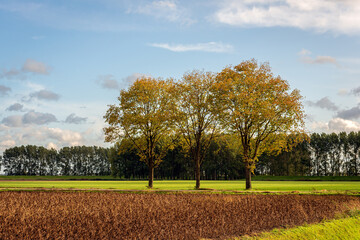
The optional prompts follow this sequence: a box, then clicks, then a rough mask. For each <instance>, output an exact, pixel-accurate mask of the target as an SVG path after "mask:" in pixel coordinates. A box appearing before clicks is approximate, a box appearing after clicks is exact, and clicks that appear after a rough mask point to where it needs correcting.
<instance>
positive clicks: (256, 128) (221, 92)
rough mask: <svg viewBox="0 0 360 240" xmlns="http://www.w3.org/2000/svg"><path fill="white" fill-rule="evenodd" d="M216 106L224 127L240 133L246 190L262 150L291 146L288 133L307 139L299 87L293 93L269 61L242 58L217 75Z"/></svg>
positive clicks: (297, 140) (295, 140)
mask: <svg viewBox="0 0 360 240" xmlns="http://www.w3.org/2000/svg"><path fill="white" fill-rule="evenodd" d="M216 89H217V99H218V101H217V108H219V109H221V110H222V113H221V121H222V125H223V126H224V128H227V130H229V131H231V132H234V133H236V134H237V135H238V137H239V140H240V142H241V144H240V145H241V152H242V157H243V162H244V164H245V176H246V189H251V173H253V171H254V169H255V163H256V161H257V159H258V157H259V156H260V155H261V154H262V153H263V152H279V151H280V150H281V149H283V148H291V147H292V146H291V145H289V144H288V143H287V140H286V136H287V135H288V134H289V133H299V134H295V135H294V136H298V138H297V139H293V140H294V144H296V142H299V141H302V140H303V138H304V136H305V135H304V134H302V133H304V121H303V119H304V110H303V106H302V103H301V99H302V97H301V95H300V93H299V91H298V90H296V89H295V90H293V91H291V92H290V86H289V84H288V82H287V81H285V80H283V79H281V77H280V76H274V74H273V73H272V72H271V69H270V67H269V65H268V64H266V63H264V64H258V63H257V61H256V60H254V59H253V60H248V61H243V62H241V63H240V64H239V65H237V66H235V67H227V68H225V69H223V70H222V71H221V72H220V73H219V74H218V76H217V85H216Z"/></svg>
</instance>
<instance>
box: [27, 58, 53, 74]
mask: <svg viewBox="0 0 360 240" xmlns="http://www.w3.org/2000/svg"><path fill="white" fill-rule="evenodd" d="M22 70H23V71H24V72H32V73H38V74H49V70H50V68H49V67H48V66H46V65H45V63H42V62H38V61H35V60H33V59H27V60H26V62H25V63H24V65H23V67H22Z"/></svg>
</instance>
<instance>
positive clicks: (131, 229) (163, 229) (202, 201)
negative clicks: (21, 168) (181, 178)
mask: <svg viewBox="0 0 360 240" xmlns="http://www.w3.org/2000/svg"><path fill="white" fill-rule="evenodd" d="M355 207H356V208H359V207H360V198H359V197H353V196H340V195H331V196H329V195H327V196H315V195H225V194H223V195H221V194H218V195H217V194H151V193H149V194H136V193H129V194H125V193H122V194H120V193H113V192H102V193H101V192H0V239H199V238H216V239H223V238H226V237H230V236H240V235H244V234H250V233H253V232H258V231H266V230H270V229H272V228H275V227H284V226H294V225H300V224H304V223H305V222H306V223H314V222H318V221H321V220H322V219H324V218H332V217H334V215H335V214H337V213H341V212H344V211H346V210H347V209H348V208H355Z"/></svg>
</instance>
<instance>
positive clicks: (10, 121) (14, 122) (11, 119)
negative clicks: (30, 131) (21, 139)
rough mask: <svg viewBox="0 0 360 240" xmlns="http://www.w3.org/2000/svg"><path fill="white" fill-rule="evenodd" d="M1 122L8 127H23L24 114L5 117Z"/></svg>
mask: <svg viewBox="0 0 360 240" xmlns="http://www.w3.org/2000/svg"><path fill="white" fill-rule="evenodd" d="M1 122H2V123H3V124H4V125H5V126H8V127H21V126H22V125H23V122H22V116H20V115H12V116H8V117H5V118H4V119H3V120H2V121H1Z"/></svg>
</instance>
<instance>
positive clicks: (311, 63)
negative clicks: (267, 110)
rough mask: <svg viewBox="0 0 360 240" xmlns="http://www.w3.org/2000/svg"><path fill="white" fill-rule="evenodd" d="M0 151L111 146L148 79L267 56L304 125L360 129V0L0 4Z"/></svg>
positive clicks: (14, 0) (1, 0) (6, 0)
mask: <svg viewBox="0 0 360 240" xmlns="http://www.w3.org/2000/svg"><path fill="white" fill-rule="evenodd" d="M0 30H1V31H0V103H1V104H0V153H1V152H3V151H4V150H5V149H7V148H10V147H14V146H19V145H28V144H32V145H39V146H44V147H47V148H55V149H60V148H61V147H64V146H76V145H97V146H109V144H107V143H104V134H103V132H102V128H103V127H105V122H104V119H103V116H104V114H105V112H106V110H107V108H108V105H109V104H116V103H117V97H118V96H119V91H120V89H124V88H127V87H128V86H129V85H130V84H131V83H132V82H133V81H134V80H135V79H136V78H138V77H141V76H151V77H156V78H158V77H161V78H169V77H172V78H175V79H179V78H181V76H182V75H183V74H184V73H186V72H188V71H192V70H194V69H197V70H204V71H212V72H215V73H216V72H219V71H221V70H222V69H223V68H225V67H227V66H235V65H237V64H239V63H240V62H242V61H244V60H249V59H252V58H255V59H256V60H258V62H259V63H263V62H268V63H269V64H270V66H271V68H272V71H273V73H274V74H275V75H280V76H281V77H282V78H283V79H285V80H287V81H288V82H289V84H290V86H291V88H292V89H295V88H296V89H299V90H300V93H301V95H302V96H303V97H304V99H303V104H304V109H305V113H306V114H307V118H306V129H307V131H308V132H310V133H311V132H319V133H320V132H326V133H331V132H341V131H346V132H350V131H360V1H359V0H303V1H298V0H267V1H266V0H242V1H240V0H238V1H235V0H198V1H190V0H189V1H188V0H183V1H181V0H178V1H177V0H157V1H151V0H148V1H141V0H128V1H126V0H64V1H55V0H53V1H51V0H43V1H40V0H26V1H25V0H0Z"/></svg>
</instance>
